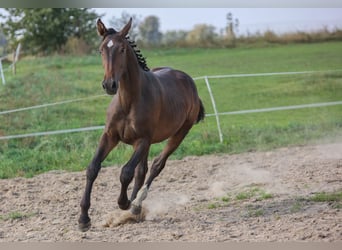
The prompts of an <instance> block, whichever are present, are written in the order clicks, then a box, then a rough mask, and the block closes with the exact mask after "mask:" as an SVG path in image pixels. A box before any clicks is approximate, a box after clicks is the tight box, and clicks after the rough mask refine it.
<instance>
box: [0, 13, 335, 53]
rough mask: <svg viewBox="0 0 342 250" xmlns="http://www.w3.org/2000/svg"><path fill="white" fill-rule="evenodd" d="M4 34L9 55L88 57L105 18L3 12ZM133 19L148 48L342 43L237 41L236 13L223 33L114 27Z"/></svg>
mask: <svg viewBox="0 0 342 250" xmlns="http://www.w3.org/2000/svg"><path fill="white" fill-rule="evenodd" d="M3 10H4V13H2V14H0V18H1V19H2V22H1V23H2V24H1V29H0V46H4V44H6V48H7V50H9V51H13V49H14V48H15V47H16V46H17V44H18V43H19V42H21V43H22V46H23V49H24V51H25V52H26V53H29V54H38V55H48V54H53V53H65V54H86V53H92V52H94V51H96V49H97V47H98V45H99V37H98V36H97V34H96V24H95V23H96V20H97V18H99V17H102V16H103V15H99V14H97V13H95V11H94V10H92V9H88V8H78V9H75V8H58V9H55V8H42V9H17V8H7V9H3ZM130 17H133V19H134V22H133V26H132V28H131V30H130V33H129V36H130V39H132V40H135V41H136V42H137V43H138V45H139V46H141V47H145V48H155V47H205V48H211V47H221V48H232V47H236V46H238V45H241V44H242V45H243V44H256V43H257V44H260V43H266V44H269V43H290V42H318V41H327V40H342V31H341V30H339V29H335V30H334V31H329V30H328V29H327V28H323V29H321V30H319V31H317V32H310V33H305V32H299V31H297V32H293V33H287V34H283V35H278V34H276V33H275V32H273V31H270V30H269V31H266V32H264V33H260V32H257V33H255V34H247V35H244V36H242V35H240V36H237V31H238V29H239V19H238V18H234V16H233V14H232V13H227V14H226V24H225V27H224V28H223V29H221V30H220V31H219V32H217V31H216V27H214V26H212V25H208V24H197V25H195V26H194V27H193V29H192V30H190V31H186V30H170V31H166V32H164V33H162V32H161V31H160V20H159V18H158V17H157V16H154V15H151V16H147V17H145V18H144V19H142V18H140V17H139V16H137V15H135V14H129V13H128V12H122V13H121V15H120V16H118V17H112V18H111V20H110V23H109V26H112V27H114V28H115V29H118V30H119V29H121V28H122V27H123V26H124V25H125V24H126V23H127V22H128V20H129V18H130Z"/></svg>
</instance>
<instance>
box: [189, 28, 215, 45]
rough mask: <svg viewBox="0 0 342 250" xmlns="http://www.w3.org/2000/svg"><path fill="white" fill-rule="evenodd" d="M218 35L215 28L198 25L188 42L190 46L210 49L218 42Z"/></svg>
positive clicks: (190, 33)
mask: <svg viewBox="0 0 342 250" xmlns="http://www.w3.org/2000/svg"><path fill="white" fill-rule="evenodd" d="M217 37H218V36H217V34H216V33H215V27H214V26H212V25H207V24H197V25H195V27H194V28H193V30H191V31H190V32H189V33H188V35H187V37H186V41H187V43H188V44H189V45H195V46H199V47H210V46H213V45H215V43H216V40H217Z"/></svg>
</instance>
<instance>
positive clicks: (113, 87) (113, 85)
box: [102, 79, 118, 95]
mask: <svg viewBox="0 0 342 250" xmlns="http://www.w3.org/2000/svg"><path fill="white" fill-rule="evenodd" d="M102 87H103V89H104V90H106V92H107V94H108V95H115V94H116V92H117V91H118V83H117V81H115V80H112V79H111V80H104V81H103V82H102Z"/></svg>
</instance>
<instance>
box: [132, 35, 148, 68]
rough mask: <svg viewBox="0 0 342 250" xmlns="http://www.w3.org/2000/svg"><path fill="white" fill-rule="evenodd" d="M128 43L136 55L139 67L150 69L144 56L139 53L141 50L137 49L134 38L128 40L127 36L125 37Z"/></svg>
mask: <svg viewBox="0 0 342 250" xmlns="http://www.w3.org/2000/svg"><path fill="white" fill-rule="evenodd" d="M126 39H127V41H128V43H129V45H130V46H131V48H132V49H133V51H134V54H135V56H136V57H137V60H138V63H139V65H140V67H141V68H142V69H143V70H145V71H150V69H149V67H148V66H147V62H146V58H145V57H144V56H143V55H142V54H141V51H140V50H139V49H137V44H136V43H135V41H134V40H130V39H129V36H128V37H126Z"/></svg>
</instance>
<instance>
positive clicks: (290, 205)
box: [0, 143, 342, 242]
mask: <svg viewBox="0 0 342 250" xmlns="http://www.w3.org/2000/svg"><path fill="white" fill-rule="evenodd" d="M119 173H120V168H119V167H118V166H114V167H108V168H103V169H102V170H101V172H100V174H99V177H98V179H97V180H96V182H95V185H94V189H93V193H92V207H91V209H90V216H91V218H92V224H93V225H92V228H91V229H90V230H89V231H88V232H80V231H79V230H78V224H77V219H78V216H79V210H80V209H79V202H80V198H81V195H82V193H83V188H84V184H85V171H83V172H79V173H66V172H59V171H53V172H49V173H45V174H42V175H39V176H36V177H34V178H31V179H24V178H15V179H9V180H0V242H8V241H111V242H125V241H134V242H140V241H158V242H160V241H192V242H194V241H196V242H198V241H200V242H206V241H249V242H255V241H340V242H341V241H342V208H341V203H336V202H314V201H312V200H310V197H312V196H314V195H315V193H318V192H336V191H341V190H342V143H333V144H320V145H312V146H303V147H291V148H281V149H277V150H274V151H269V152H251V153H244V154H238V155H209V156H202V157H187V158H185V159H183V160H176V161H168V163H167V166H166V168H165V169H164V171H163V172H162V173H161V175H160V176H159V177H158V178H157V179H156V180H155V181H154V182H153V184H152V187H151V190H150V192H149V195H148V197H147V199H146V201H145V202H144V208H145V211H146V217H145V219H144V221H142V222H139V223H127V224H120V225H117V224H116V222H117V220H118V218H121V216H123V215H124V214H125V212H124V211H121V210H119V208H118V206H117V204H116V199H117V196H118V194H119V188H120V183H119ZM243 195H245V196H246V195H247V197H245V199H243V198H242V197H241V196H243ZM239 197H240V198H239ZM126 213H127V212H126ZM105 224H107V226H109V227H104V225H105Z"/></svg>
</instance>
